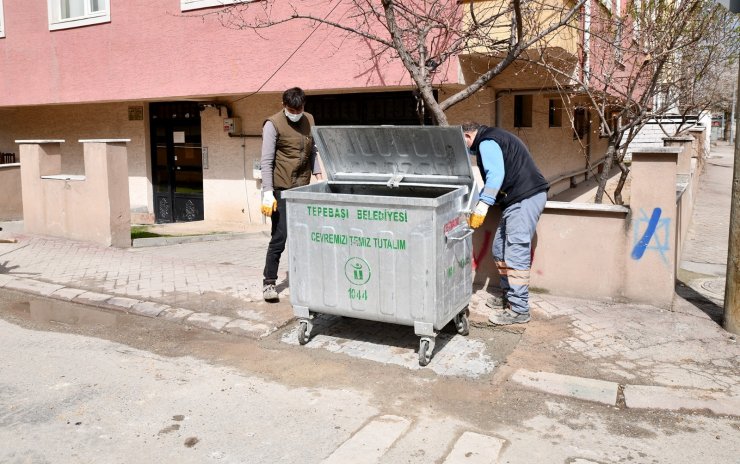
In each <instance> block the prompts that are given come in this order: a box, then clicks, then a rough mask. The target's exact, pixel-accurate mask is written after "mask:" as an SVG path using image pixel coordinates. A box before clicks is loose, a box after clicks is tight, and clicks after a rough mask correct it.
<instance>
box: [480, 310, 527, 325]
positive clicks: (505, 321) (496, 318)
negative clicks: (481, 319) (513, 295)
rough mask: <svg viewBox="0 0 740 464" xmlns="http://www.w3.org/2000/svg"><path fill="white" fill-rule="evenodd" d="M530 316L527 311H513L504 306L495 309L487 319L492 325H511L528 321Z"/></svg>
mask: <svg viewBox="0 0 740 464" xmlns="http://www.w3.org/2000/svg"><path fill="white" fill-rule="evenodd" d="M530 319H531V317H530V316H529V312H526V313H518V312H516V311H513V310H512V309H511V308H509V307H506V308H504V309H502V310H500V311H496V312H494V313H493V314H491V317H489V318H488V321H489V322H490V323H491V324H493V325H511V324H525V323H527V322H529V320H530Z"/></svg>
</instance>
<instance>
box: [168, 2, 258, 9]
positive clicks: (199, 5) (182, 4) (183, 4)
mask: <svg viewBox="0 0 740 464" xmlns="http://www.w3.org/2000/svg"><path fill="white" fill-rule="evenodd" d="M251 1H252V0H180V9H181V10H182V11H189V10H197V9H198V8H210V7H213V6H224V5H231V4H234V3H249V2H251Z"/></svg>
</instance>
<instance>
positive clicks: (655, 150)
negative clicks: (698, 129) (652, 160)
mask: <svg viewBox="0 0 740 464" xmlns="http://www.w3.org/2000/svg"><path fill="white" fill-rule="evenodd" d="M682 151H683V148H681V147H649V148H648V147H646V148H638V149H636V150H635V151H633V152H632V157H633V158H634V157H635V155H677V154H679V153H681V152H682Z"/></svg>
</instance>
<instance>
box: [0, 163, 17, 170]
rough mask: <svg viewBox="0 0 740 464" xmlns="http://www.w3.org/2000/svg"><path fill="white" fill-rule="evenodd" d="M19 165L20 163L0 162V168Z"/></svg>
mask: <svg viewBox="0 0 740 464" xmlns="http://www.w3.org/2000/svg"><path fill="white" fill-rule="evenodd" d="M19 167H21V163H8V164H0V169H4V168H19Z"/></svg>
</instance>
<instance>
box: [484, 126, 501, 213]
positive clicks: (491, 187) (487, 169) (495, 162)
mask: <svg viewBox="0 0 740 464" xmlns="http://www.w3.org/2000/svg"><path fill="white" fill-rule="evenodd" d="M478 151H479V152H480V157H481V160H482V161H483V166H479V169H480V170H481V172H482V173H483V175H484V177H485V179H486V183H485V185H484V186H483V190H482V191H481V193H480V199H481V201H482V202H483V203H485V204H487V205H489V206H490V205H493V204H495V203H496V195H498V191H499V190H501V184H503V183H504V174H505V172H504V153H503V152H502V151H501V147H500V146H499V144H498V143H496V142H494V141H493V140H484V141H483V142H481V143H480V145H479V146H478Z"/></svg>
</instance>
